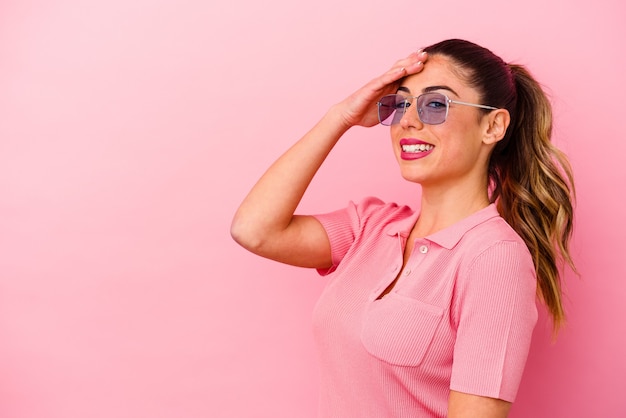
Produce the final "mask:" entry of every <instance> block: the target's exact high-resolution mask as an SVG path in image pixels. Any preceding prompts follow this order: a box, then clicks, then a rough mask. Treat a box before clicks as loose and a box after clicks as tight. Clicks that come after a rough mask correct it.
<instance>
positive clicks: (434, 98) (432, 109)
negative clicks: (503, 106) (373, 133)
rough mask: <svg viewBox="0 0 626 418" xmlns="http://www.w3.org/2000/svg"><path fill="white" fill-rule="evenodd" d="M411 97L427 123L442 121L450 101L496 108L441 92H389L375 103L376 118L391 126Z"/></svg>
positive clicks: (411, 101) (422, 118) (400, 117)
mask: <svg viewBox="0 0 626 418" xmlns="http://www.w3.org/2000/svg"><path fill="white" fill-rule="evenodd" d="M413 99H416V103H417V115H418V117H419V118H420V120H421V121H422V123H425V124H427V125H439V124H440V123H444V122H445V121H446V118H447V117H448V109H449V108H450V103H454V104H459V105H464V106H474V107H480V108H481V109H490V110H496V109H498V108H497V107H492V106H485V105H479V104H474V103H467V102H459V101H458V100H450V99H449V98H448V96H446V95H445V94H443V93H434V92H432V93H424V94H420V95H419V96H404V95H402V94H389V95H387V96H383V97H382V98H381V99H380V100H379V101H378V102H377V103H376V105H378V120H379V121H380V123H381V124H382V125H385V126H391V125H395V124H396V123H399V122H400V120H401V119H402V117H403V116H404V114H405V113H406V110H407V109H408V108H409V107H411V103H413Z"/></svg>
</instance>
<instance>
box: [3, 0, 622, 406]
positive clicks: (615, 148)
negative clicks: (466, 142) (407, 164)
mask: <svg viewBox="0 0 626 418" xmlns="http://www.w3.org/2000/svg"><path fill="white" fill-rule="evenodd" d="M216 3H218V2H216V1H215V0H209V2H206V1H199V0H195V1H191V0H182V1H181V0H176V1H175V0H150V1H148V0H134V1H127V0H107V1H103V0H91V1H80V0H55V1H54V2H47V1H38V0H19V1H18V0H4V1H3V2H2V3H0V115H1V116H0V416H1V417H11V418H31V417H32V418H35V417H37V418H41V417H46V418H57V417H59V418H60V417H63V418H78V417H81V418H83V417H107V418H108V417H118V418H125V417H129V418H130V417H152V418H159V417H187V418H192V417H220V418H221V417H260V418H265V417H272V418H282V417H284V418H293V417H304V418H306V417H314V416H315V409H316V398H317V383H318V382H317V369H316V367H317V366H316V359H315V353H314V352H313V347H312V340H311V332H310V326H309V323H310V315H311V310H312V307H313V304H314V303H315V300H316V298H317V297H318V295H319V293H320V291H321V289H322V286H323V284H324V279H322V278H319V277H318V276H317V275H316V274H315V273H314V272H312V271H306V270H300V269H296V268H292V267H288V266H283V265H277V264H274V263H272V262H269V261H266V260H262V259H258V258H256V257H254V256H252V255H250V254H248V253H246V252H245V251H244V250H242V249H240V248H239V247H237V246H236V244H234V242H232V241H231V239H230V236H229V223H230V219H231V216H232V214H233V212H234V210H235V208H236V206H237V204H238V203H239V201H240V200H241V199H242V198H243V196H244V194H245V193H246V192H247V190H248V189H249V188H250V187H251V185H252V183H253V181H254V180H255V179H256V177H258V176H259V175H260V174H261V172H262V171H263V169H264V168H265V167H266V166H267V165H268V164H269V163H270V162H271V161H272V160H273V159H274V158H275V157H276V156H277V155H278V154H279V153H280V152H281V151H282V150H283V149H285V148H286V147H287V146H288V145H289V144H291V143H292V142H293V141H294V140H296V139H297V138H298V137H299V136H300V135H301V134H302V133H304V131H305V130H307V129H308V128H309V127H310V125H311V124H312V123H314V122H315V121H316V120H317V118H319V117H320V116H321V115H322V113H323V112H324V111H325V110H326V109H327V107H328V106H329V105H330V104H332V103H334V102H335V101H338V100H340V99H342V98H343V97H344V96H345V95H346V94H348V93H350V92H352V90H354V89H355V88H357V87H359V86H360V85H361V84H363V83H364V82H366V81H367V80H369V79H370V78H371V77H373V76H374V75H376V74H378V73H379V72H381V71H384V70H385V69H387V67H388V66H389V65H390V64H391V63H392V62H393V61H395V59H396V58H399V57H401V56H404V55H406V54H408V53H409V52H411V51H412V50H414V49H416V48H417V47H419V46H421V45H427V44H430V43H433V42H435V41H439V40H441V39H444V38H449V37H463V38H467V39H470V40H473V41H476V42H478V43H481V44H483V45H485V46H487V47H489V48H491V49H493V50H494V51H496V52H497V53H499V54H500V55H501V56H502V57H503V58H504V59H505V60H511V61H517V62H520V63H523V64H527V65H528V66H529V67H530V68H531V70H532V71H533V72H534V73H535V75H536V76H537V77H538V78H539V79H540V80H541V81H542V82H543V83H545V85H546V86H547V87H548V89H549V91H550V93H551V96H552V98H553V100H554V106H555V111H556V123H557V125H556V141H557V143H558V144H559V145H560V146H561V147H562V148H563V149H564V150H565V151H566V152H567V153H568V154H569V155H570V157H571V160H572V163H573V165H574V169H575V173H576V176H577V186H578V206H577V215H578V224H577V228H576V232H575V237H574V243H573V251H574V254H575V256H576V259H577V262H578V266H579V268H580V272H581V273H582V277H581V278H577V277H575V276H574V275H572V274H570V273H568V275H567V286H566V287H567V293H568V299H567V311H568V314H569V325H568V327H567V328H566V329H565V330H564V331H563V332H562V334H561V335H560V338H559V339H558V341H557V342H556V343H555V344H551V343H550V335H549V330H548V325H547V321H546V317H545V315H543V316H542V318H541V320H540V324H539V326H538V328H537V331H536V338H535V342H534V346H533V349H532V352H531V355H530V359H529V362H528V368H527V372H526V374H525V379H524V382H523V385H522V387H521V390H520V394H519V397H518V403H517V404H516V405H514V409H513V413H512V414H511V416H512V417H517V418H520V417H539V418H542V417H550V418H553V417H568V418H578V417H581V418H582V417H585V418H586V417H617V416H626V397H625V396H624V393H625V390H626V385H625V384H624V376H625V375H626V360H625V357H624V353H626V331H625V328H626V326H625V325H624V321H625V319H624V318H626V303H625V302H624V298H625V296H626V280H625V278H626V268H625V267H624V262H623V261H624V254H623V253H624V237H623V235H624V233H625V232H626V222H625V218H626V217H625V216H624V206H623V195H622V193H623V190H624V184H625V183H626V169H625V164H624V156H625V154H626V125H625V124H624V119H625V112H624V110H625V108H626V106H625V105H624V100H626V88H625V82H624V69H625V68H626V59H625V56H626V54H625V52H626V51H625V50H624V46H623V45H624V40H626V30H625V29H624V28H625V26H624V24H623V22H624V19H625V18H626V10H625V7H624V6H623V5H622V4H623V2H621V1H620V0H598V1H595V2H592V3H589V2H588V1H569V2H564V1H554V2H551V1H545V0H526V1H523V2H518V3H517V4H513V3H509V2H503V1H500V0H498V1H495V0H493V1H475V2H468V1H464V0H451V1H448V2H443V3H442V2H440V1H438V2H416V1H413V0H411V1H406V0H397V1H394V2H381V1H363V0H359V1H356V0H347V1H336V0H317V1H307V2H295V1H291V0H289V1H288V0H269V1H253V0H246V1H244V2H240V3H236V2H219V4H216ZM589 4H591V6H588V5H589ZM387 138H388V136H387V131H386V129H385V128H380V127H379V128H373V129H370V130H365V129H354V130H353V131H351V132H349V134H348V135H347V136H346V138H345V139H344V140H343V141H342V142H341V143H340V144H339V146H338V148H337V149H336V152H335V153H334V154H333V155H332V156H331V158H330V159H329V161H328V164H327V166H326V167H325V168H324V169H323V170H322V172H321V173H320V176H319V178H317V179H316V180H315V182H314V184H313V186H312V189H311V193H310V194H309V195H308V196H307V198H306V199H305V201H304V202H303V204H302V210H304V211H323V210H330V209H334V208H337V207H340V206H343V205H344V204H345V203H346V202H347V200H349V199H359V198H361V197H363V196H366V195H377V196H380V197H381V198H384V199H387V200H392V199H393V200H396V201H399V202H402V203H413V202H414V201H415V198H416V189H415V187H413V186H411V185H409V184H405V183H404V182H403V181H402V180H401V179H400V177H399V175H398V172H397V168H396V166H395V162H394V160H393V157H392V155H391V152H390V149H389V144H388V139H387ZM345 166H347V167H348V168H342V167H345Z"/></svg>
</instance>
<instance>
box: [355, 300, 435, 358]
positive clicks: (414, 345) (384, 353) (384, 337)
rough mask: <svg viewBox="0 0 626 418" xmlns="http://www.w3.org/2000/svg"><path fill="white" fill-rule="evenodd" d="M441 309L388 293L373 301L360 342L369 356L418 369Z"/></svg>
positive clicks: (364, 323) (433, 332) (430, 340)
mask: <svg viewBox="0 0 626 418" xmlns="http://www.w3.org/2000/svg"><path fill="white" fill-rule="evenodd" d="M443 313H444V308H440V307H438V306H433V305H429V304H426V303H423V302H420V301H418V300H415V299H411V298H408V297H406V296H402V295H399V294H397V293H394V292H391V293H389V294H388V295H387V296H385V297H384V298H382V299H380V300H377V301H375V302H373V303H372V304H371V305H370V307H369V309H368V310H367V312H366V313H365V318H364V322H363V329H362V331H361V342H362V343H363V346H364V347H365V349H366V350H367V351H368V352H369V353H370V354H372V355H373V356H375V357H377V358H379V359H380V360H383V361H385V362H387V363H390V364H394V365H398V366H418V365H419V364H420V363H421V362H422V360H423V359H424V355H425V354H426V352H427V351H428V347H429V346H430V344H431V342H432V340H433V337H434V335H435V332H436V331H437V327H438V326H439V323H440V322H441V318H442V317H443Z"/></svg>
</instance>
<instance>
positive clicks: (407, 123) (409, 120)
mask: <svg viewBox="0 0 626 418" xmlns="http://www.w3.org/2000/svg"><path fill="white" fill-rule="evenodd" d="M410 100H411V105H410V106H409V107H408V108H407V109H406V111H405V112H404V115H402V119H400V125H401V126H402V127H403V128H410V127H414V128H417V129H421V128H422V127H423V126H424V124H423V122H422V120H421V119H420V118H419V114H418V108H417V97H411V99H410Z"/></svg>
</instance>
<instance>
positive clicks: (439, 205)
mask: <svg viewBox="0 0 626 418" xmlns="http://www.w3.org/2000/svg"><path fill="white" fill-rule="evenodd" d="M489 203H490V202H489V196H488V194H487V188H486V187H485V188H480V189H478V188H475V189H473V190H467V189H459V190H455V189H449V188H448V189H446V190H445V191H441V190H433V189H430V188H424V189H422V201H421V208H420V215H419V218H418V220H417V222H416V224H415V226H414V227H413V231H412V232H411V234H412V235H413V236H414V237H415V238H418V237H424V236H427V235H430V234H433V233H435V232H437V231H440V230H442V229H444V228H447V227H449V226H451V225H453V224H455V223H456V222H458V221H460V220H462V219H464V218H467V217H468V216H470V215H472V214H473V213H476V212H478V211H479V210H481V209H484V208H486V207H487V206H489Z"/></svg>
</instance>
